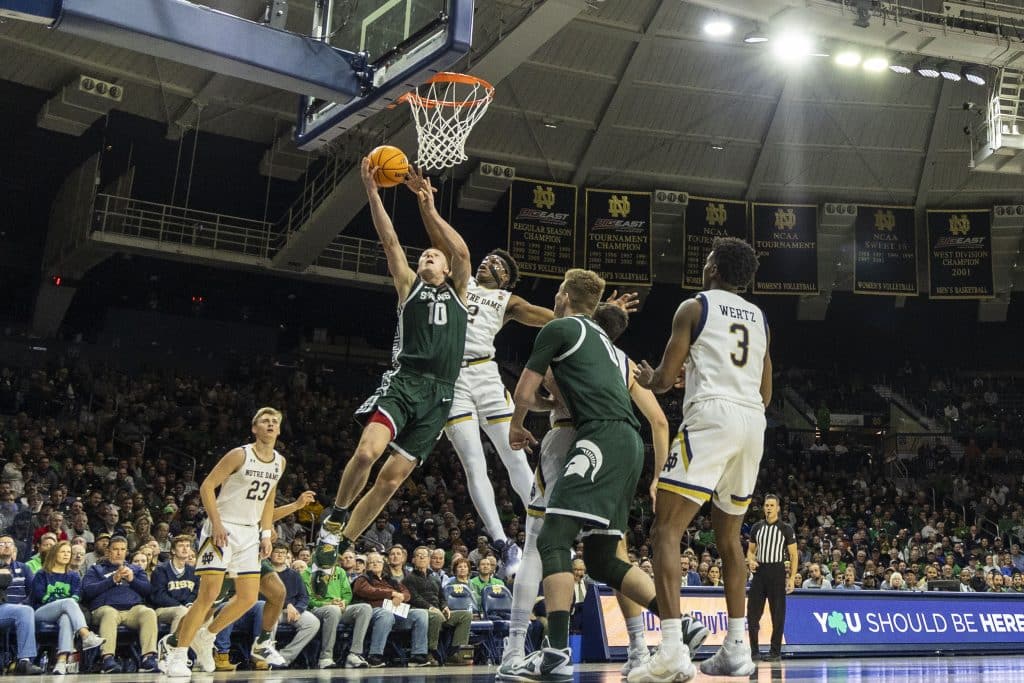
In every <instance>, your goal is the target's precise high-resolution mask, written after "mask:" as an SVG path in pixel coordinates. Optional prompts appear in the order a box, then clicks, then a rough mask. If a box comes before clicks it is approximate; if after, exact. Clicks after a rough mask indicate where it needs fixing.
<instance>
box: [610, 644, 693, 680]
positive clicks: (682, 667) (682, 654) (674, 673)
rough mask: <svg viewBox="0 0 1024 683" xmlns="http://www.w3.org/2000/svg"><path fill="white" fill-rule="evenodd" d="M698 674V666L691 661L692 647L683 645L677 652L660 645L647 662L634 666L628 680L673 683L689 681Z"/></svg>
mask: <svg viewBox="0 0 1024 683" xmlns="http://www.w3.org/2000/svg"><path fill="white" fill-rule="evenodd" d="M696 675H697V667H695V666H694V665H693V662H691V661H690V648H688V647H686V646H685V645H681V646H680V649H679V650H678V652H676V653H671V654H670V653H669V652H668V651H667V650H666V649H665V648H662V647H659V648H658V651H657V652H655V653H654V656H652V657H650V658H649V659H648V660H647V662H645V663H644V664H641V665H639V666H637V667H635V668H633V669H632V670H631V671H630V672H629V675H628V676H627V677H626V680H628V681H629V683H672V681H688V680H690V679H691V678H693V677H694V676H696Z"/></svg>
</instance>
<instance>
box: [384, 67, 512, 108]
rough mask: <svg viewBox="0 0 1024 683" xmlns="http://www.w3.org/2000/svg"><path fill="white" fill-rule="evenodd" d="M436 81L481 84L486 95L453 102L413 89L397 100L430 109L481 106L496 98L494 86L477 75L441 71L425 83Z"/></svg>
mask: <svg viewBox="0 0 1024 683" xmlns="http://www.w3.org/2000/svg"><path fill="white" fill-rule="evenodd" d="M434 83H459V84H461V85H471V86H472V85H475V86H481V87H483V89H484V93H485V95H484V97H479V98H477V99H475V100H466V101H464V102H452V101H449V100H435V99H433V98H430V97H423V96H422V95H420V94H419V93H417V92H416V91H415V90H413V91H411V92H407V93H405V94H404V95H402V96H401V97H399V98H398V99H397V100H396V102H397V103H403V102H409V103H413V102H415V103H416V104H418V105H419V106H421V107H424V108H428V109H430V108H434V107H459V108H461V107H476V106H479V105H481V104H484V103H486V102H490V101H491V99H493V98H494V86H493V85H491V84H490V83H489V82H487V81H485V80H484V79H482V78H478V77H477V76H470V75H469V74H460V73H455V72H453V71H441V72H440V73H437V74H435V75H434V76H432V77H430V79H428V80H427V82H426V83H424V84H423V85H432V84H434ZM421 87H422V86H421Z"/></svg>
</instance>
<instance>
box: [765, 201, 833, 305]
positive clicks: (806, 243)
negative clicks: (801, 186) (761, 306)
mask: <svg viewBox="0 0 1024 683" xmlns="http://www.w3.org/2000/svg"><path fill="white" fill-rule="evenodd" d="M753 214H754V229H753V232H754V249H755V251H757V257H758V259H759V260H760V261H761V265H760V267H759V268H758V269H757V275H755V276H754V293H755V294H817V293H818V207H817V206H816V205H814V204H754V205H753Z"/></svg>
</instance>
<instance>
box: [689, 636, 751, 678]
mask: <svg viewBox="0 0 1024 683" xmlns="http://www.w3.org/2000/svg"><path fill="white" fill-rule="evenodd" d="M700 670H701V671H702V672H703V673H706V674H707V675H709V676H749V675H750V674H752V673H754V672H755V671H756V670H757V665H756V664H754V660H752V659H751V658H750V646H749V645H747V644H746V643H744V644H743V645H731V646H726V645H723V646H722V647H720V648H718V652H716V653H715V654H714V656H712V657H711V659H705V660H704V661H703V662H701V663H700Z"/></svg>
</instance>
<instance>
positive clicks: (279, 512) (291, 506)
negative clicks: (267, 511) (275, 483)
mask: <svg viewBox="0 0 1024 683" xmlns="http://www.w3.org/2000/svg"><path fill="white" fill-rule="evenodd" d="M314 500H316V494H315V493H313V492H312V491H303V492H302V493H300V494H299V497H298V498H296V499H295V501H294V502H291V503H288V504H287V505H282V506H281V507H276V508H274V521H275V522H279V521H281V520H282V519H284V518H285V517H287V516H288V515H290V514H292V513H294V512H298V511H299V510H301V509H302V508H304V507H306V506H307V505H309V504H310V503H312V502H313V501H314Z"/></svg>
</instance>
